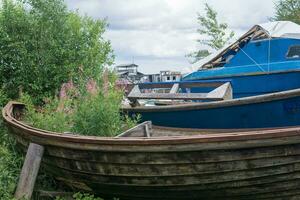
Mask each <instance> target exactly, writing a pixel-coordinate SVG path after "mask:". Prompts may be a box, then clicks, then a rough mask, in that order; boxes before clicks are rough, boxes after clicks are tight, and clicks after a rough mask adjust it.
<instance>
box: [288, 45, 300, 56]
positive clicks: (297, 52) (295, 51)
mask: <svg viewBox="0 0 300 200" xmlns="http://www.w3.org/2000/svg"><path fill="white" fill-rule="evenodd" d="M286 57H287V58H300V45H293V46H290V48H289V50H288V53H287V56H286Z"/></svg>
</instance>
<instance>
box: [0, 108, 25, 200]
mask: <svg viewBox="0 0 300 200" xmlns="http://www.w3.org/2000/svg"><path fill="white" fill-rule="evenodd" d="M0 109H1V110H2V108H1V106H0ZM22 161H23V157H22V156H21V155H20V154H19V152H18V151H17V149H16V146H15V140H14V139H12V138H11V137H10V136H9V135H8V131H7V129H6V127H5V126H4V124H3V120H2V117H0V172H1V173H0V199H1V200H12V199H13V196H12V194H13V192H14V190H15V187H16V183H17V180H18V176H19V174H20V169H21V166H22Z"/></svg>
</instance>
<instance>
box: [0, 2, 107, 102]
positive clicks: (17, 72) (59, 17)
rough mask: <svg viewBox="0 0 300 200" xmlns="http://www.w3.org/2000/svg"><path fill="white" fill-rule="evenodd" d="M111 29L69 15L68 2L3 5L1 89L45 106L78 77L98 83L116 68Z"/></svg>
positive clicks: (100, 22) (0, 13) (0, 20)
mask: <svg viewBox="0 0 300 200" xmlns="http://www.w3.org/2000/svg"><path fill="white" fill-rule="evenodd" d="M106 26H107V23H106V21H105V20H93V19H91V18H90V17H87V16H80V15H79V14H78V13H77V12H71V11H68V9H67V7H66V5H65V4H64V2H63V0H51V1H48V0H19V1H15V0H3V3H2V7H1V8H0V89H1V88H2V89H3V90H4V92H5V93H6V94H7V95H8V96H9V97H10V98H16V97H17V96H18V93H19V90H22V91H23V92H26V93H28V94H29V95H31V96H35V97H36V99H37V101H42V99H43V98H44V97H46V96H53V95H55V94H56V92H57V91H58V90H59V88H60V87H61V84H62V83H64V82H68V81H69V80H72V81H74V82H76V80H77V79H78V73H81V77H82V75H83V76H85V77H86V78H94V79H97V78H98V77H100V76H101V75H100V73H101V71H102V69H103V67H104V66H105V65H110V64H112V62H113V55H112V49H111V45H110V42H109V41H107V40H105V39H104V38H103V33H104V32H105V28H106Z"/></svg>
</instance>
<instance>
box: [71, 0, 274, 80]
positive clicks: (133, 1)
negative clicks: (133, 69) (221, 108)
mask: <svg viewBox="0 0 300 200" xmlns="http://www.w3.org/2000/svg"><path fill="white" fill-rule="evenodd" d="M274 2H276V0H251V1H249V0H66V3H67V6H68V8H69V9H70V10H77V9H78V11H79V13H81V14H86V15H88V16H91V17H93V18H95V19H106V20H107V22H108V24H109V26H108V28H107V31H106V33H105V35H104V37H105V38H106V39H108V40H110V42H111V44H112V48H113V50H114V54H115V55H116V59H115V65H118V64H130V63H135V64H137V65H139V71H140V72H142V73H146V74H149V73H159V71H161V70H174V71H181V72H183V73H186V72H190V71H193V70H195V69H197V68H198V67H199V65H200V64H199V63H196V64H191V63H190V62H189V59H188V58H187V57H186V55H187V54H189V53H191V52H194V51H196V50H198V49H201V48H205V47H203V46H201V45H200V44H198V43H197V39H199V38H201V37H200V35H199V34H198V33H197V29H198V28H200V27H199V24H198V23H197V13H199V14H201V15H203V14H204V4H205V3H208V4H209V5H210V6H211V7H213V9H214V10H216V11H217V13H218V20H219V21H220V22H226V23H227V24H228V25H229V28H230V29H231V30H233V31H234V32H235V38H238V37H239V36H240V35H241V34H243V33H245V32H246V31H247V30H248V29H249V28H251V27H252V26H253V25H255V24H260V23H265V22H268V21H269V18H270V17H272V16H273V15H274Z"/></svg>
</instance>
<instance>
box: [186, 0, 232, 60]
mask: <svg viewBox="0 0 300 200" xmlns="http://www.w3.org/2000/svg"><path fill="white" fill-rule="evenodd" d="M198 24H199V25H200V28H199V29H198V30H197V32H198V33H199V34H200V35H201V36H203V37H205V38H207V39H199V40H197V42H198V43H199V44H201V45H205V46H207V47H208V49H200V50H199V51H196V52H193V53H191V54H189V55H188V57H191V58H193V61H192V63H196V62H198V61H199V60H201V59H202V58H204V57H206V56H208V55H209V54H211V50H218V49H220V48H222V47H223V46H224V45H225V44H226V43H227V42H228V41H229V40H230V39H231V38H232V37H233V36H234V32H233V31H229V30H228V25H227V24H226V23H219V22H218V20H217V12H216V11H215V10H213V8H212V7H210V6H209V5H208V4H207V3H206V4H205V16H203V15H201V14H200V13H198Z"/></svg>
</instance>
